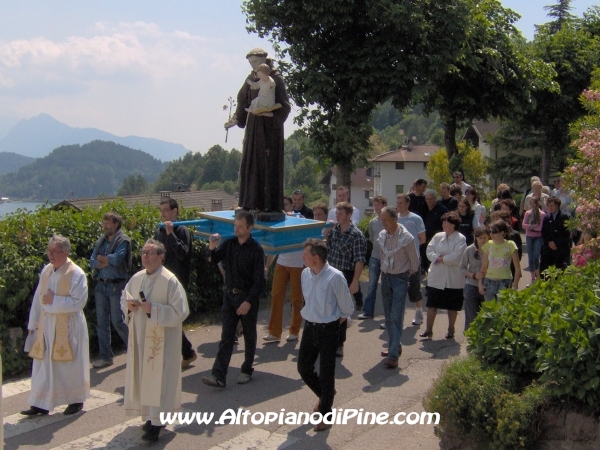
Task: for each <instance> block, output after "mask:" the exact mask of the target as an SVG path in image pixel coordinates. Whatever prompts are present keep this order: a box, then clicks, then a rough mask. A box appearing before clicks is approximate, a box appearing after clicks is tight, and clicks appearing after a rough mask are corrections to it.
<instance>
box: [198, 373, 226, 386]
mask: <svg viewBox="0 0 600 450" xmlns="http://www.w3.org/2000/svg"><path fill="white" fill-rule="evenodd" d="M202 382H203V383H204V384H205V385H207V386H211V387H218V388H224V387H225V383H223V382H222V381H219V380H217V379H216V378H215V377H214V376H213V375H209V376H207V377H202Z"/></svg>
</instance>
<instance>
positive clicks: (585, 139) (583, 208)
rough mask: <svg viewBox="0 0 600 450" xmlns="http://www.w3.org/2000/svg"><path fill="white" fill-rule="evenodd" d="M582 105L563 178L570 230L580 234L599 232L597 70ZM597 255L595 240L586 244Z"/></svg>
mask: <svg viewBox="0 0 600 450" xmlns="http://www.w3.org/2000/svg"><path fill="white" fill-rule="evenodd" d="M580 99H581V103H582V104H583V106H584V108H585V109H586V110H587V112H588V114H587V115H586V116H584V117H583V118H581V119H580V120H578V121H577V122H575V123H574V124H573V126H572V127H571V131H572V134H573V135H574V136H576V140H575V141H574V142H573V145H574V146H575V147H576V148H577V153H576V156H575V158H574V159H572V160H570V161H569V163H570V167H568V168H567V169H565V171H564V173H563V177H564V180H565V187H566V188H567V189H571V190H572V196H571V197H572V199H573V201H574V202H575V204H576V205H577V206H576V209H575V211H576V213H577V214H576V217H575V218H574V219H573V220H571V224H570V226H571V227H572V228H574V227H577V228H579V229H580V230H582V231H591V232H598V230H600V70H598V69H597V70H595V71H594V73H593V74H592V85H591V87H590V89H586V90H585V91H583V93H582V95H581V98H580ZM586 245H587V247H588V248H590V249H592V250H594V251H597V249H598V247H599V245H598V240H597V239H592V240H591V241H590V242H589V243H587V244H586Z"/></svg>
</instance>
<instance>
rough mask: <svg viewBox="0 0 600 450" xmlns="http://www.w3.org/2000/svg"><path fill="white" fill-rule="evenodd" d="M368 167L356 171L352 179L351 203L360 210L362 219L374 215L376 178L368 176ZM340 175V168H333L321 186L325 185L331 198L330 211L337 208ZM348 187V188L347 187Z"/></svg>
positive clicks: (325, 189) (326, 191)
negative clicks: (374, 183) (374, 181)
mask: <svg viewBox="0 0 600 450" xmlns="http://www.w3.org/2000/svg"><path fill="white" fill-rule="evenodd" d="M368 170H369V169H367V168H366V167H364V168H361V169H356V170H355V171H354V173H353V174H352V176H351V178H350V183H351V184H352V185H351V187H350V203H352V205H353V206H354V207H356V208H358V209H359V210H360V218H361V219H362V218H363V217H365V212H366V213H367V214H372V213H373V180H374V178H373V177H372V176H370V175H367V171H368ZM338 179H339V173H338V168H337V167H333V168H332V169H330V170H329V171H328V172H327V173H326V174H325V176H324V177H323V179H322V180H321V184H324V185H325V187H324V191H325V193H326V194H327V195H328V196H329V209H331V208H333V207H335V204H336V203H337V202H336V189H337V188H338V187H339V186H341V184H340V183H339V182H338ZM346 187H347V186H346Z"/></svg>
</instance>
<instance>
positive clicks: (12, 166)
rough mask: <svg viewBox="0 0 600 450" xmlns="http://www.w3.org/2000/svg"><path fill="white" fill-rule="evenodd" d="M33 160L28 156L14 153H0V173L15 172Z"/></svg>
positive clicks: (33, 159)
mask: <svg viewBox="0 0 600 450" xmlns="http://www.w3.org/2000/svg"><path fill="white" fill-rule="evenodd" d="M33 161H35V158H30V157H29V156H23V155H17V154H16V153H8V152H1V153H0V175H4V174H5V173H10V172H16V171H17V170H18V169H19V168H21V167H23V166H26V165H27V164H30V163H32V162H33Z"/></svg>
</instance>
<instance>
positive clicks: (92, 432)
mask: <svg viewBox="0 0 600 450" xmlns="http://www.w3.org/2000/svg"><path fill="white" fill-rule="evenodd" d="M526 265H527V264H526V263H525V264H522V266H523V267H526ZM524 275H525V278H524V279H523V280H522V282H521V284H522V286H525V285H526V284H527V283H528V282H529V280H528V274H527V273H526V272H524ZM364 288H366V286H365V285H363V289H364ZM357 314H358V313H355V314H354V316H355V317H356V315H357ZM376 314H377V315H376V317H375V319H373V320H366V321H358V320H352V322H351V324H350V327H349V328H348V341H347V342H346V347H345V352H346V355H345V356H344V358H338V363H337V368H336V389H337V392H338V393H337V396H336V398H335V402H334V408H338V409H340V408H341V409H360V408H363V414H364V413H366V412H374V413H382V412H387V413H390V414H391V415H394V414H396V413H398V412H406V413H410V412H418V413H420V412H422V411H423V406H422V403H421V402H422V399H423V396H424V395H425V393H426V392H427V390H428V389H429V387H430V385H431V382H432V380H433V379H435V378H436V376H437V375H438V372H439V370H440V367H441V366H442V364H443V363H444V362H445V361H446V360H448V359H449V358H451V357H453V356H456V355H459V354H464V353H465V345H464V337H463V335H462V328H463V324H464V316H463V313H462V312H461V313H460V314H459V317H458V320H457V333H456V338H455V340H445V339H444V335H445V334H446V328H447V316H446V314H445V312H442V311H440V313H439V314H438V317H437V319H436V323H435V327H434V335H433V340H422V339H421V338H419V337H418V335H419V333H420V332H422V331H423V330H424V325H421V326H420V327H418V326H412V325H411V321H412V318H413V315H414V307H413V306H412V304H409V307H408V309H407V311H406V315H405V327H406V328H405V330H404V334H403V337H402V343H403V346H404V351H403V355H402V357H401V359H400V367H399V368H398V369H393V370H391V369H387V368H385V366H384V365H383V364H382V361H383V358H381V356H380V352H381V350H382V348H383V347H384V346H385V345H386V339H387V335H386V332H385V331H383V330H380V329H379V324H380V323H383V312H382V308H381V302H380V300H379V299H378V300H377V309H376ZM284 317H286V318H288V320H289V308H288V307H286V311H285V313H284ZM267 320H268V310H267V309H264V308H263V310H262V311H261V312H260V315H259V341H262V339H261V338H262V336H263V335H266V334H267V331H266V323H267ZM220 331H221V327H220V326H219V325H215V326H209V327H202V328H198V329H193V330H190V331H188V332H187V333H186V334H187V336H188V338H189V339H190V340H191V341H192V343H193V344H194V347H195V348H196V349H197V352H198V356H199V358H198V360H196V361H195V363H194V364H193V365H192V366H191V367H189V368H188V369H187V370H185V371H184V373H183V393H182V407H183V408H184V409H185V410H187V411H202V412H213V413H214V414H215V417H214V419H213V422H212V423H211V424H209V425H206V424H202V425H199V424H197V423H195V424H192V425H184V426H177V427H174V426H169V427H167V430H166V431H163V432H161V438H160V440H159V442H158V443H156V444H153V445H152V447H153V448H172V449H175V448H189V449H250V448H260V449H277V448H281V449H283V448H286V449H330V448H331V449H364V448H369V447H371V448H379V449H387V448H398V447H401V448H403V449H404V450H412V449H420V450H434V449H438V448H439V445H438V442H439V440H438V439H437V438H436V437H435V435H434V430H433V425H412V426H410V425H406V424H405V425H395V424H386V425H377V424H373V425H370V424H369V425H358V424H357V423H356V422H355V421H354V419H351V420H350V421H349V422H348V424H347V425H334V426H333V428H332V429H330V430H328V431H325V432H322V433H315V432H313V431H312V426H310V425H286V424H281V425H280V424H278V423H277V422H275V423H271V424H268V425H265V424H256V425H255V424H252V423H251V422H250V420H248V424H247V425H243V424H240V425H216V424H215V423H214V422H215V421H216V420H217V418H218V417H219V416H220V415H221V413H222V412H223V411H225V410H227V409H230V408H231V409H234V410H236V411H237V410H238V408H242V409H244V410H250V411H251V413H255V412H262V413H267V412H276V413H279V412H281V410H282V409H285V412H296V413H298V412H301V411H305V412H308V411H311V410H312V407H313V405H314V403H315V401H316V398H315V396H314V394H313V393H312V392H311V391H310V390H309V389H308V388H307V387H306V386H305V385H304V383H303V382H302V381H301V380H300V377H299V376H298V373H297V371H296V362H297V356H298V348H299V342H292V343H288V342H285V341H284V342H282V343H279V344H274V343H271V344H267V345H262V342H259V347H258V349H257V352H256V359H255V362H256V365H255V369H256V370H255V372H254V376H253V379H252V381H251V382H250V383H249V384H247V385H237V384H236V383H235V381H236V379H237V376H238V374H239V367H240V365H241V364H242V362H243V339H240V345H239V348H237V349H236V350H235V351H234V354H233V358H232V361H231V368H230V372H229V374H228V377H227V387H226V388H225V389H215V388H210V387H208V386H205V385H203V384H202V383H201V381H200V380H201V378H202V377H203V376H205V375H207V374H210V369H211V367H212V363H213V359H214V356H215V354H216V351H217V346H218V340H219V336H220ZM284 333H285V332H284ZM284 336H285V334H284ZM124 377H125V355H120V356H118V357H116V358H115V365H114V366H112V367H108V368H105V369H101V370H95V369H92V377H91V378H92V379H91V382H92V398H91V399H90V400H88V401H87V402H86V403H85V407H84V412H82V413H79V414H77V415H75V416H68V417H66V416H64V415H63V414H62V411H63V408H62V407H61V408H59V409H58V410H55V412H54V413H53V414H50V415H49V416H41V417H36V418H34V419H30V418H23V417H22V416H20V415H19V414H18V412H19V411H21V410H23V409H26V408H27V398H28V395H29V392H28V391H29V388H30V386H29V380H21V381H17V382H11V383H5V384H4V386H3V390H4V400H3V408H4V431H5V448H7V449H16V448H19V449H27V448H33V447H35V448H36V449H40V450H41V449H53V448H61V449H91V448H115V449H129V448H132V449H133V448H147V447H148V445H147V444H144V443H142V441H141V440H140V437H141V435H142V430H141V425H142V422H141V421H140V420H139V419H137V418H136V419H131V418H128V417H126V416H125V414H124V411H123V382H124Z"/></svg>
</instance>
